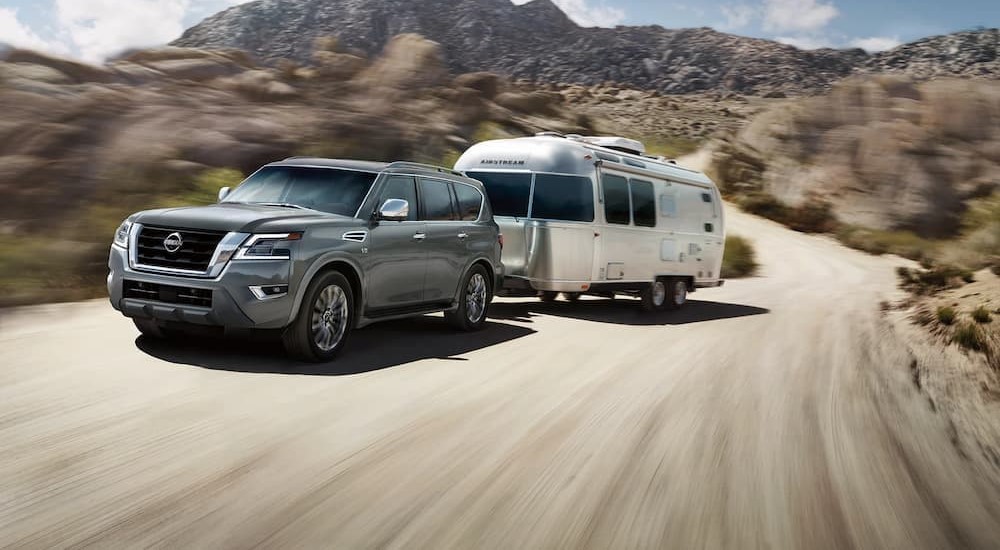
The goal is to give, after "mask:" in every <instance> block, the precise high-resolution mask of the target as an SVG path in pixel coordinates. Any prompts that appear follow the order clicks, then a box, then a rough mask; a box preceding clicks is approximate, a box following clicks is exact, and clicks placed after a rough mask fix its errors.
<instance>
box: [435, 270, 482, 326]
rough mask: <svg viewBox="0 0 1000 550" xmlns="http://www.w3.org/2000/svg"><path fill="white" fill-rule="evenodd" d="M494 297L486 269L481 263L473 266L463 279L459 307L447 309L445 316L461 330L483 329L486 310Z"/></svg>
mask: <svg viewBox="0 0 1000 550" xmlns="http://www.w3.org/2000/svg"><path fill="white" fill-rule="evenodd" d="M492 297H493V296H492V294H491V289H490V283H489V278H488V275H487V274H486V270H485V269H483V267H482V266H480V265H475V266H472V269H470V270H469V273H467V274H466V275H465V279H463V280H462V293H461V295H460V296H459V297H458V307H457V308H455V310H454V311H446V312H445V314H444V317H445V319H447V320H448V322H450V323H451V324H452V325H453V326H455V328H457V329H459V330H464V331H474V330H482V329H483V328H484V327H485V326H486V311H487V310H488V309H489V306H490V300H491V299H492Z"/></svg>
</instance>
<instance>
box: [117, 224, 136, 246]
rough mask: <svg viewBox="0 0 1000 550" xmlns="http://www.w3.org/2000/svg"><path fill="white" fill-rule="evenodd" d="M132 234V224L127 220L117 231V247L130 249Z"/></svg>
mask: <svg viewBox="0 0 1000 550" xmlns="http://www.w3.org/2000/svg"><path fill="white" fill-rule="evenodd" d="M131 232H132V222H130V221H128V220H125V221H123V222H122V224H121V225H119V226H118V229H115V240H114V243H115V246H120V247H122V248H128V236H129V233H131Z"/></svg>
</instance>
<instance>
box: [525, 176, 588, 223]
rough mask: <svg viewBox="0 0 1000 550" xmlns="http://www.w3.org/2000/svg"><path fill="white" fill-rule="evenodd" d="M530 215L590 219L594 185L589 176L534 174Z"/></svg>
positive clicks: (586, 220) (533, 216) (568, 219)
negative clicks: (533, 191) (533, 190)
mask: <svg viewBox="0 0 1000 550" xmlns="http://www.w3.org/2000/svg"><path fill="white" fill-rule="evenodd" d="M531 217H532V218H538V219H543V220H566V221H574V222H592V221H594V186H593V184H592V183H591V180H590V178H585V177H582V176H560V175H556V174H535V194H534V195H533V196H532V199H531Z"/></svg>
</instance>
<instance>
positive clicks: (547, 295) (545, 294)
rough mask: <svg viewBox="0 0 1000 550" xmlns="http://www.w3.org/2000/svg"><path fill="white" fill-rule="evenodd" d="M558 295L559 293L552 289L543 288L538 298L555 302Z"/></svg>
mask: <svg viewBox="0 0 1000 550" xmlns="http://www.w3.org/2000/svg"><path fill="white" fill-rule="evenodd" d="M558 297H559V293H558V292H555V291H552V290H543V291H541V292H539V293H538V299H539V300H541V301H543V302H555V301H556V298H558Z"/></svg>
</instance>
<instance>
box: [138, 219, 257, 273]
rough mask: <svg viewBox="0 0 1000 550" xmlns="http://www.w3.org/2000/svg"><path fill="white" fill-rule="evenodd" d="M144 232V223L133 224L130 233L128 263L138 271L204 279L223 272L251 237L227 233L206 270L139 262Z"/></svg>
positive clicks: (231, 232) (246, 234) (244, 234)
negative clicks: (141, 239) (141, 236)
mask: <svg viewBox="0 0 1000 550" xmlns="http://www.w3.org/2000/svg"><path fill="white" fill-rule="evenodd" d="M141 232H142V224H140V223H135V224H132V230H131V233H129V243H128V244H129V247H128V263H129V267H131V268H132V269H135V270H137V271H148V272H150V273H162V274H165V275H177V276H181V277H198V278H203V279H215V278H216V277H218V276H219V275H221V274H222V270H223V269H225V268H226V265H227V264H228V263H229V260H231V259H232V257H233V255H234V254H236V251H237V250H239V248H240V245H241V244H243V242H244V241H246V240H247V239H248V238H249V237H250V234H249V233H238V232H235V231H230V232H229V233H226V235H225V236H224V237H222V240H220V241H219V244H218V245H217V246H216V247H215V253H214V254H212V259H211V260H210V261H209V262H208V269H206V270H205V271H195V270H190V269H179V268H174V267H160V266H155V265H144V264H142V263H140V262H139V252H138V250H139V234H140V233H141Z"/></svg>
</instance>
